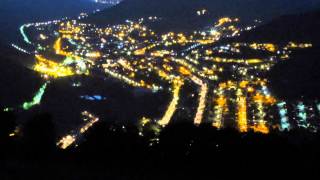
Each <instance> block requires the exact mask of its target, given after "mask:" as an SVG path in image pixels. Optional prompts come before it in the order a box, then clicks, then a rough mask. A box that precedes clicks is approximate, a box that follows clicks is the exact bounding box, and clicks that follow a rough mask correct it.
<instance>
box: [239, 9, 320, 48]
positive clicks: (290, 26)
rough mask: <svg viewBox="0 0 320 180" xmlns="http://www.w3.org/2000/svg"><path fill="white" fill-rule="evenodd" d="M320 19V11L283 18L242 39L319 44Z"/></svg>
mask: <svg viewBox="0 0 320 180" xmlns="http://www.w3.org/2000/svg"><path fill="white" fill-rule="evenodd" d="M319 18H320V10H317V11H313V12H308V13H301V14H295V15H286V16H282V17H280V18H276V19H274V20H273V21H271V22H270V23H267V24H265V25H262V26H260V27H258V28H256V29H255V30H254V31H250V32H247V33H244V34H243V35H242V36H241V37H240V39H241V40H243V41H258V42H259V41H260V42H266V41H268V42H276V43H282V42H284V43H286V42H288V41H291V40H294V41H300V42H301V41H304V42H312V43H315V44H319V43H320V36H319V28H320V21H318V19H319Z"/></svg>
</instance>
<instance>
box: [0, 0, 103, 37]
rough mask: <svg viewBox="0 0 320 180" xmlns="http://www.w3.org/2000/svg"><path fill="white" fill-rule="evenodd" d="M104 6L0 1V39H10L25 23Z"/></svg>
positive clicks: (57, 0) (68, 0)
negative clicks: (13, 32)
mask: <svg viewBox="0 0 320 180" xmlns="http://www.w3.org/2000/svg"><path fill="white" fill-rule="evenodd" d="M102 7H104V6H102V5H100V4H96V3H94V2H93V1H92V0H0V17H1V18H0V39H1V40H6V39H11V38H12V36H13V34H12V33H10V34H8V32H12V31H14V30H15V29H17V27H19V26H20V25H21V24H24V23H27V22H38V21H45V20H50V19H54V18H61V17H65V16H76V15H78V14H79V13H80V12H83V11H88V12H91V11H93V10H95V9H97V8H102Z"/></svg>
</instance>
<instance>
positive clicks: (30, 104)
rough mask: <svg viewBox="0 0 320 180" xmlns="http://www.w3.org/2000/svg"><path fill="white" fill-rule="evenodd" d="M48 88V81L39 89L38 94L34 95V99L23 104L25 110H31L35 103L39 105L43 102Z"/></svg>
mask: <svg viewBox="0 0 320 180" xmlns="http://www.w3.org/2000/svg"><path fill="white" fill-rule="evenodd" d="M46 88H47V83H45V84H44V85H42V86H41V88H40V89H39V91H38V92H37V93H36V95H35V96H34V97H33V99H32V101H30V102H25V103H23V105H22V108H23V109H24V110H29V109H31V108H32V107H33V106H35V105H39V104H40V102H41V99H42V97H43V95H44V93H45V90H46Z"/></svg>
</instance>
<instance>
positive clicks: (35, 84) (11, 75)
mask: <svg viewBox="0 0 320 180" xmlns="http://www.w3.org/2000/svg"><path fill="white" fill-rule="evenodd" d="M24 58H28V57H27V56H25V55H23V54H20V53H19V52H17V51H15V50H14V49H11V48H9V47H6V46H4V45H0V87H1V88H0V108H3V107H14V106H16V105H21V104H22V103H23V102H24V101H30V100H31V99H32V97H33V94H34V93H35V92H36V91H37V90H38V88H39V87H40V86H41V78H40V76H39V75H38V74H37V73H35V72H34V71H32V70H30V69H28V68H26V67H24V66H22V65H21V64H19V63H18V60H21V61H22V60H23V59H24Z"/></svg>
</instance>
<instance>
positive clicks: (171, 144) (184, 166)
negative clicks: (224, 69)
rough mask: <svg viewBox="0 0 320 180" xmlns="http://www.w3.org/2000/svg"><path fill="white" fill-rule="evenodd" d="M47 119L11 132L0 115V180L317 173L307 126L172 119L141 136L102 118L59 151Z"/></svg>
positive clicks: (7, 117)
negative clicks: (240, 127) (228, 125)
mask: <svg viewBox="0 0 320 180" xmlns="http://www.w3.org/2000/svg"><path fill="white" fill-rule="evenodd" d="M52 120H53V119H52V117H51V116H50V115H49V114H39V115H36V116H35V117H34V118H32V119H30V120H29V121H28V122H27V123H25V124H24V125H23V127H20V129H19V131H16V132H18V133H17V134H16V135H15V136H12V137H10V136H8V134H10V132H13V131H14V129H15V126H16V124H15V115H14V114H13V113H10V112H3V113H1V123H0V136H1V137H0V147H1V154H0V172H1V173H0V177H1V179H137V180H141V179H208V178H210V179H227V178H228V177H229V178H230V177H237V178H246V179H248V178H249V179H257V178H259V179H260V178H262V177H264V178H266V177H270V178H279V177H294V176H297V175H303V176H304V177H305V178H307V177H316V176H317V175H318V173H319V172H318V165H319V162H320V161H319V156H320V138H319V137H320V136H319V134H315V133H308V132H307V131H304V130H295V131H290V132H271V133H270V134H268V135H263V134H256V133H252V132H248V133H245V134H241V133H239V132H237V131H236V130H233V129H225V130H216V129H214V128H212V127H210V126H209V125H202V126H200V127H196V126H193V125H192V124H176V125H171V126H168V127H166V128H165V129H163V131H162V132H161V133H160V135H159V136H158V137H155V136H154V134H153V133H152V132H148V131H146V132H144V135H145V136H139V134H138V130H137V128H136V126H133V125H132V126H130V125H127V126H126V127H125V128H123V127H122V126H119V127H118V126H117V125H110V124H107V123H105V122H100V123H98V124H97V125H95V126H94V127H92V128H91V129H90V130H89V131H88V133H86V134H85V136H84V138H83V139H82V143H80V144H79V145H78V146H77V147H76V146H73V147H70V148H69V149H66V150H60V149H59V148H57V147H56V146H55V143H56V140H57V137H56V136H55V130H54V125H53V123H52ZM156 138H159V142H158V143H157V139H156ZM307 179H309V178H307Z"/></svg>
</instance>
